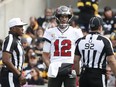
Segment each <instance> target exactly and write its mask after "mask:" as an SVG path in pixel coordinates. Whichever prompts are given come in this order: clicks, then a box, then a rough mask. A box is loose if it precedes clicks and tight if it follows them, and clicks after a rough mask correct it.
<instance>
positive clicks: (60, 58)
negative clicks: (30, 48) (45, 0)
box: [43, 6, 83, 87]
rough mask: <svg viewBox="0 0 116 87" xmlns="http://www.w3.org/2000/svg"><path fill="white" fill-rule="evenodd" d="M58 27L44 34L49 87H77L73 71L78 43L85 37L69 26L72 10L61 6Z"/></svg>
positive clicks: (57, 10) (57, 15)
mask: <svg viewBox="0 0 116 87" xmlns="http://www.w3.org/2000/svg"><path fill="white" fill-rule="evenodd" d="M55 17H56V19H57V20H58V26H57V27H55V28H50V29H48V30H46V31H45V33H44V38H45V42H44V47H43V61H44V62H45V64H46V66H47V67H48V77H49V81H48V87H61V86H62V83H64V87H76V73H75V71H74V70H73V68H72V67H73V60H74V50H75V46H76V41H77V40H78V39H79V38H80V37H82V36H83V33H82V31H81V29H76V28H73V27H71V26H69V22H70V20H71V18H72V9H71V8H69V7H67V6H60V7H58V8H57V9H56V11H55Z"/></svg>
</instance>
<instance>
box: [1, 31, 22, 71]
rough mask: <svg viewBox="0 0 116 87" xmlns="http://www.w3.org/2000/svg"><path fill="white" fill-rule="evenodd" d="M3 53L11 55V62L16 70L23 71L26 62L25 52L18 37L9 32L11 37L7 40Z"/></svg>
mask: <svg viewBox="0 0 116 87" xmlns="http://www.w3.org/2000/svg"><path fill="white" fill-rule="evenodd" d="M2 51H3V52H8V53H10V54H11V62H12V63H13V65H14V66H15V68H16V69H18V70H19V71H21V70H22V65H23V62H24V51H23V47H22V45H21V42H20V39H19V38H18V36H16V35H15V34H13V33H11V32H9V35H8V36H7V37H6V38H5V41H4V44H3V47H2Z"/></svg>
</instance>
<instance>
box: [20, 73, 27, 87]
mask: <svg viewBox="0 0 116 87" xmlns="http://www.w3.org/2000/svg"><path fill="white" fill-rule="evenodd" d="M19 82H20V84H21V85H24V84H26V78H25V77H24V76H22V75H21V76H20V77H19Z"/></svg>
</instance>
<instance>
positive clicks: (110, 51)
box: [104, 38, 114, 56]
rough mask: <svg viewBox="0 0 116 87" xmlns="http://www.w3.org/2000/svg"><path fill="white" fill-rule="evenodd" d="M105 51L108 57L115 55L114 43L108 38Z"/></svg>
mask: <svg viewBox="0 0 116 87" xmlns="http://www.w3.org/2000/svg"><path fill="white" fill-rule="evenodd" d="M104 41H105V42H104V43H105V49H106V50H105V51H106V56H110V55H113V54H114V51H113V47H112V43H111V41H110V40H109V39H108V38H105V40H104Z"/></svg>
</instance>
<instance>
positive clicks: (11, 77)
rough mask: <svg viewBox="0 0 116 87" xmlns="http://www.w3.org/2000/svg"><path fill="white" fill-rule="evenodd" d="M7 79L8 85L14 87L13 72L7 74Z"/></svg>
mask: <svg viewBox="0 0 116 87" xmlns="http://www.w3.org/2000/svg"><path fill="white" fill-rule="evenodd" d="M8 79H9V85H10V87H15V86H14V83H13V73H9V74H8Z"/></svg>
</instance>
